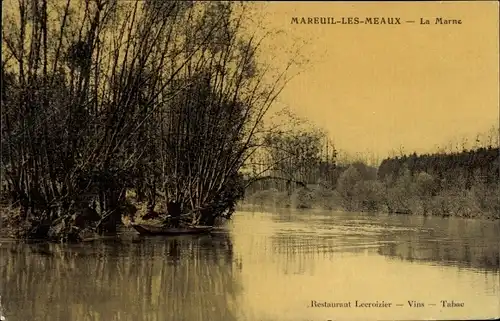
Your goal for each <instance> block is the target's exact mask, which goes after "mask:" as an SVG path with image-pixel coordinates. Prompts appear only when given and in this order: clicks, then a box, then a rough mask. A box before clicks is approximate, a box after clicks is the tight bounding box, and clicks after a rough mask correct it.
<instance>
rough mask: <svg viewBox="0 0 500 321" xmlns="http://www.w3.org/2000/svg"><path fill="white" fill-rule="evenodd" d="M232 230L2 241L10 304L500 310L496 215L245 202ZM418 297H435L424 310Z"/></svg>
mask: <svg viewBox="0 0 500 321" xmlns="http://www.w3.org/2000/svg"><path fill="white" fill-rule="evenodd" d="M228 230H229V231H228V234H216V235H213V236H199V237H194V238H193V237H179V238H168V239H165V238H161V237H160V238H137V237H131V238H129V239H127V237H123V238H122V240H121V241H117V242H101V243H94V244H90V245H89V244H86V245H77V246H71V247H65V246H61V245H53V244H51V245H48V244H45V245H29V246H28V245H23V244H16V243H8V244H5V243H4V244H3V245H1V246H0V257H1V259H0V295H2V303H3V307H4V313H5V314H6V316H7V318H8V321H25V320H30V321H31V320H41V321H45V320H52V321H59V320H61V321H63V320H64V321H68V320H82V321H87V320H95V321H97V320H106V321H108V320H109V321H113V320H120V321H124V320H125V321H129V320H130V321H131V320H134V321H141V320H152V321H153V320H162V321H164V320H165V321H166V320H172V321H182V320H186V321H196V320H221V321H233V320H234V321H236V320H238V321H255V320H259V321H267V320H269V321H304V320H328V319H335V320H342V319H343V320H346V319H348V320H352V319H359V320H367V319H378V320H381V319H384V320H394V319H396V320H408V319H411V320H418V319H429V318H432V319H464V318H466V317H468V318H470V317H471V316H473V317H474V318H478V319H486V318H491V317H492V316H497V314H498V295H499V293H500V288H499V284H500V273H499V272H500V271H499V269H498V256H499V255H498V244H499V241H500V233H499V225H498V222H482V221H473V220H459V219H445V220H443V219H439V218H424V217H412V216H397V215H396V216H387V215H365V214H362V213H338V212H337V213H336V212H326V213H322V212H315V211H291V212H290V211H288V212H287V211H281V212H276V213H270V212H268V213H258V212H257V213H251V212H239V213H237V214H236V215H235V216H234V221H233V222H232V223H231V224H230V225H229V226H228ZM463 267H467V268H463ZM311 300H317V301H330V302H347V301H351V302H352V303H353V304H354V302H355V301H356V300H359V301H363V302H375V301H382V300H384V301H385V302H392V303H394V304H396V303H399V304H402V306H401V307H400V308H392V309H377V310H373V309H362V308H360V309H358V308H353V309H334V310H332V309H324V308H311V307H310V304H311ZM408 300H418V301H421V302H425V303H426V304H435V305H434V307H428V306H426V308H425V309H414V308H410V307H408V306H407V304H406V303H407V301H408ZM440 300H456V301H461V302H465V304H466V309H441V308H440V307H439V303H440ZM405 304H406V305H405Z"/></svg>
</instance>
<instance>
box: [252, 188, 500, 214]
mask: <svg viewBox="0 0 500 321" xmlns="http://www.w3.org/2000/svg"><path fill="white" fill-rule="evenodd" d="M371 185H377V184H376V182H372V184H371ZM372 187H373V186H372ZM497 195H500V191H498V189H497V190H491V189H490V190H482V193H479V191H478V190H477V189H471V190H463V191H450V190H449V191H442V192H440V193H437V194H436V195H434V196H421V195H409V196H406V197H403V196H402V195H401V193H395V191H393V190H392V191H391V190H386V189H384V188H383V187H380V188H379V189H372V190H371V191H367V189H365V191H364V193H360V194H353V195H350V197H348V198H347V197H345V195H342V194H341V193H340V192H339V191H337V190H335V189H327V188H322V187H313V188H308V189H305V188H301V189H297V190H294V191H293V192H292V193H287V192H282V191H278V190H276V189H269V190H262V191H257V192H253V193H248V194H247V195H246V196H245V200H244V201H243V202H242V205H243V206H244V205H260V206H266V207H267V206H270V207H278V208H294V209H320V210H334V211H345V212H374V213H377V212H378V213H389V214H407V215H422V216H441V217H461V218H477V219H488V220H499V219H500V199H499V197H498V196H497Z"/></svg>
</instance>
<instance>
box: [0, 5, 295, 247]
mask: <svg viewBox="0 0 500 321" xmlns="http://www.w3.org/2000/svg"><path fill="white" fill-rule="evenodd" d="M246 6H247V5H245V4H242V3H232V2H231V3H222V2H216V3H215V2H200V3H198V2H196V3H194V2H189V1H168V2H164V1H153V0H148V1H136V2H125V1H101V0H92V1H91V0H85V1H76V0H75V1H73V0H66V1H53V2H48V1H47V0H31V1H27V0H18V1H17V3H14V1H11V2H9V3H8V4H6V5H5V11H6V14H5V17H6V18H5V26H4V32H3V38H2V42H3V46H4V49H5V50H3V51H2V74H4V75H7V74H8V75H9V76H10V78H9V79H10V81H9V82H8V84H6V86H7V87H8V88H5V90H4V92H5V94H4V92H2V105H3V108H2V170H3V172H4V173H5V181H6V182H7V184H6V185H7V190H8V192H9V195H10V200H11V204H12V206H13V207H14V208H17V209H19V211H18V215H17V216H15V217H14V219H13V220H11V223H12V226H15V227H17V228H18V230H17V231H18V232H19V233H18V235H24V236H28V237H31V236H37V237H47V236H48V235H52V236H54V237H57V238H59V237H63V238H66V237H67V236H68V235H73V234H75V233H74V232H75V231H76V232H78V231H79V230H78V229H77V228H75V226H77V227H79V228H84V227H85V226H88V225H89V224H88V221H89V220H93V221H94V220H96V221H97V223H95V224H93V225H92V224H91V228H92V229H95V228H97V227H99V229H100V230H102V231H106V230H107V231H113V230H114V229H115V226H116V223H117V222H118V220H119V218H120V213H121V211H122V208H123V203H124V195H125V191H126V190H127V189H128V188H133V187H137V186H142V187H145V188H142V189H146V190H148V195H150V197H149V198H150V200H151V201H153V202H154V201H155V200H156V199H157V197H158V196H157V195H158V193H157V192H159V193H160V194H161V199H162V200H164V201H166V202H169V201H170V200H175V201H178V202H180V203H181V204H182V205H183V210H184V211H190V212H192V213H194V215H193V216H192V222H193V223H204V224H210V223H211V222H213V220H214V218H216V217H218V216H222V215H227V214H228V212H230V211H231V208H232V206H233V205H234V199H236V198H237V195H238V194H239V193H234V186H233V187H228V186H232V185H231V184H230V183H231V182H233V183H234V182H236V181H237V179H238V175H237V173H238V171H239V169H240V168H241V166H242V164H243V163H244V162H245V160H246V158H247V157H248V156H249V155H250V154H251V153H252V151H253V150H254V149H255V148H256V147H255V146H256V144H255V141H256V140H258V139H259V130H260V128H261V126H262V121H263V117H264V115H265V114H266V113H267V111H268V109H269V107H270V106H271V104H272V102H273V101H274V100H275V98H276V97H277V95H278V94H279V92H280V91H281V89H282V88H283V86H284V84H285V82H286V80H287V79H286V78H285V72H286V71H287V70H288V68H285V70H284V71H283V72H282V73H279V74H277V75H276V76H275V77H272V76H270V75H269V73H268V71H269V69H268V68H267V67H266V66H264V65H260V64H259V63H258V62H257V59H256V57H257V51H258V49H259V44H260V43H261V42H260V41H261V39H257V37H256V35H253V34H250V33H248V31H247V30H246V29H245V26H248V23H246V22H245V17H246V11H245V9H246ZM200 142H203V143H200ZM187 151H188V152H187ZM195 151H196V152H195ZM229 191H232V192H229ZM231 193H232V194H231ZM207 209H210V210H207ZM85 213H87V214H85ZM88 213H93V214H92V215H88Z"/></svg>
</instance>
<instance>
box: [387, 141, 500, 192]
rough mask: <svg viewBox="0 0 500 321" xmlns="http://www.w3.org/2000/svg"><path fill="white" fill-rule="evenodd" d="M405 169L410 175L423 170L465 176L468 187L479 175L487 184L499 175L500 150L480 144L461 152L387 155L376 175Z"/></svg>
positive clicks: (449, 176)
mask: <svg viewBox="0 0 500 321" xmlns="http://www.w3.org/2000/svg"><path fill="white" fill-rule="evenodd" d="M405 169H408V170H409V171H410V173H411V174H412V175H413V174H415V173H419V172H426V173H428V174H431V175H433V176H435V177H436V178H439V179H452V180H455V179H457V177H460V178H461V179H465V183H466V184H467V186H468V187H470V186H471V184H472V183H473V181H474V179H476V178H477V177H478V176H480V177H481V178H482V179H484V180H485V182H486V183H487V184H490V183H496V182H498V181H499V177H500V173H499V170H500V150H499V148H498V147H497V148H493V147H489V148H479V149H477V150H464V151H462V152H460V153H449V154H448V153H437V154H423V155H417V154H416V153H414V154H412V155H409V156H407V155H403V156H400V157H394V158H387V159H384V160H383V161H382V163H381V164H380V167H379V169H378V178H379V179H381V180H384V179H386V178H388V177H389V176H392V177H399V176H401V175H402V173H403V171H404V170H405Z"/></svg>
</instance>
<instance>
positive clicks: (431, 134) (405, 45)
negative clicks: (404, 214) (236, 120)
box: [261, 1, 499, 157]
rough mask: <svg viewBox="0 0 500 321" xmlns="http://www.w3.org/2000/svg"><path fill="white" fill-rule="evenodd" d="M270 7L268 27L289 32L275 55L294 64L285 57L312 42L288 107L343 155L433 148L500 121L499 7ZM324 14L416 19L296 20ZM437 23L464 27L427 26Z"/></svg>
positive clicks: (287, 94)
mask: <svg viewBox="0 0 500 321" xmlns="http://www.w3.org/2000/svg"><path fill="white" fill-rule="evenodd" d="M261 10H262V11H261V12H262V13H263V14H264V16H263V19H264V20H263V26H265V27H266V28H268V29H275V28H276V29H282V30H284V31H285V32H284V33H281V34H279V35H276V36H274V37H273V38H272V41H271V42H269V43H268V44H267V45H268V46H272V48H273V49H272V51H270V52H269V57H271V55H272V54H274V58H272V59H273V61H275V62H276V61H277V60H276V59H277V58H276V56H277V55H278V60H280V59H281V60H286V59H287V57H289V56H288V55H287V54H284V53H283V52H284V51H285V50H287V49H288V48H292V47H294V45H295V46H296V45H297V44H302V42H304V43H305V45H304V46H303V48H302V50H301V54H302V55H303V56H304V57H306V58H308V59H310V63H309V64H308V66H307V69H306V70H305V71H304V72H303V73H302V74H300V75H299V76H297V77H295V78H294V79H293V80H292V81H291V82H290V83H289V85H288V86H287V87H286V88H285V90H284V91H283V94H282V96H281V97H280V103H281V104H283V105H287V106H289V107H290V108H291V109H292V110H293V111H295V112H296V113H297V114H298V115H300V116H302V117H307V118H308V119H310V120H311V121H313V122H314V123H315V124H317V125H319V126H321V127H323V128H325V129H327V130H328V131H329V133H330V135H331V136H332V137H333V139H334V140H335V143H336V145H337V147H338V148H340V149H343V150H346V151H348V152H351V153H355V152H366V151H370V152H373V153H375V154H377V155H379V156H380V157H385V156H386V155H387V154H388V153H390V152H391V151H392V150H394V149H399V147H400V146H401V145H402V146H404V150H405V151H417V152H423V151H428V150H431V149H432V148H434V147H435V146H436V145H437V144H440V145H442V144H444V143H446V142H448V141H449V140H450V139H456V138H459V137H463V136H464V135H469V136H473V135H474V134H476V133H478V132H485V131H487V130H488V128H490V127H491V126H494V125H496V124H498V115H499V103H498V100H499V80H498V78H499V72H498V70H499V63H498V61H499V58H498V3H497V2H493V1H492V2H476V3H474V2H444V3H443V2H434V3H427V2H426V3H417V2H413V3H352V2H351V3H333V2H316V3H306V2H301V3H296V2H272V3H266V4H262V5H261ZM319 16H323V17H325V16H328V17H335V18H336V19H340V18H341V17H360V19H364V17H375V16H378V17H400V18H401V20H402V21H406V20H415V21H416V23H414V24H402V25H341V24H335V25H331V24H330V25H297V24H291V18H292V17H306V18H307V17H319ZM435 17H445V18H453V19H461V20H462V24H461V25H435V24H431V25H420V24H419V22H420V18H435ZM433 22H434V21H433V19H431V23H433ZM280 55H281V56H280ZM280 57H281V58H280Z"/></svg>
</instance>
